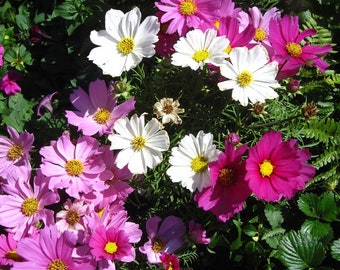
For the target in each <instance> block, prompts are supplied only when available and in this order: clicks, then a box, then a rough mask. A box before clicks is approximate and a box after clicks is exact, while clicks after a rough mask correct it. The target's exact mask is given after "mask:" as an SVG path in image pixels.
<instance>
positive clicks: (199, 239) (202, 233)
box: [189, 220, 210, 245]
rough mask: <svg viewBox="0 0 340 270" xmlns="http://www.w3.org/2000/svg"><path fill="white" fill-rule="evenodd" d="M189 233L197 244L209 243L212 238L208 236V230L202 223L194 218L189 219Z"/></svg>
mask: <svg viewBox="0 0 340 270" xmlns="http://www.w3.org/2000/svg"><path fill="white" fill-rule="evenodd" d="M189 235H190V237H191V238H192V239H193V240H194V242H195V243H197V244H204V245H208V244H209V243H210V238H207V236H206V235H207V231H206V230H204V229H203V228H202V225H201V224H199V223H196V222H195V221H193V220H190V221H189Z"/></svg>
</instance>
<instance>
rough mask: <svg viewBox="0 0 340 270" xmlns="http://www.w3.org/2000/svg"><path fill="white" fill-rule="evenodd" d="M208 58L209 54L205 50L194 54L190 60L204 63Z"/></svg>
mask: <svg viewBox="0 0 340 270" xmlns="http://www.w3.org/2000/svg"><path fill="white" fill-rule="evenodd" d="M208 57H209V53H208V51H207V50H200V51H197V52H195V53H194V55H193V56H192V59H194V60H195V61H196V62H201V61H204V60H205V59H207V58H208Z"/></svg>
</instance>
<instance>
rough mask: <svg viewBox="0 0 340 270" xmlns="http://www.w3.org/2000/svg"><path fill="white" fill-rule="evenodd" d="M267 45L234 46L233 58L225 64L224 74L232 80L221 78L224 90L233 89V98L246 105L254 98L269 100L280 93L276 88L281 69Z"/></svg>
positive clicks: (254, 100) (221, 85) (222, 72)
mask: <svg viewBox="0 0 340 270" xmlns="http://www.w3.org/2000/svg"><path fill="white" fill-rule="evenodd" d="M268 61H269V57H268V53H267V51H266V49H265V48H264V47H263V46H261V45H256V46H255V47H253V48H252V49H250V50H248V49H247V48H246V47H240V48H234V49H233V50H232V51H231V52H230V62H227V63H226V64H225V65H222V66H221V67H220V68H221V75H222V76H224V77H225V78H227V79H228V80H226V81H222V82H219V83H218V84H217V86H218V87H219V89H220V90H221V91H224V90H227V89H232V90H233V91H232V98H233V99H234V100H236V101H239V102H240V103H241V105H242V106H247V105H248V99H249V100H250V102H252V103H255V102H257V101H259V102H265V99H273V98H276V97H278V94H277V93H276V92H275V91H274V90H273V88H277V87H279V86H280V85H279V84H278V82H277V81H276V79H275V77H276V75H277V72H278V66H277V62H276V61H273V62H270V63H268Z"/></svg>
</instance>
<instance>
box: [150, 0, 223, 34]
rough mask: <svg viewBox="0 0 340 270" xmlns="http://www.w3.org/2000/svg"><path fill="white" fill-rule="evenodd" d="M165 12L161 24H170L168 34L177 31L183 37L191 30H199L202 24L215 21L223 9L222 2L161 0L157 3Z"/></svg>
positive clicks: (216, 0) (212, 0)
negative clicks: (221, 8)
mask: <svg viewBox="0 0 340 270" xmlns="http://www.w3.org/2000/svg"><path fill="white" fill-rule="evenodd" d="M155 5H156V7H157V8H158V9H159V10H161V11H163V12H164V14H163V15H162V17H161V23H166V22H169V25H168V28H167V31H166V33H168V34H172V33H175V32H176V31H177V32H178V34H179V36H183V35H185V34H186V32H188V30H189V29H191V28H194V29H197V28H199V26H200V25H201V24H202V23H205V22H210V21H215V20H216V19H217V13H218V11H219V9H220V7H221V1H220V0H161V1H160V2H155Z"/></svg>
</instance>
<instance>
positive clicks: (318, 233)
mask: <svg viewBox="0 0 340 270" xmlns="http://www.w3.org/2000/svg"><path fill="white" fill-rule="evenodd" d="M330 230H332V228H331V226H330V225H329V223H322V222H320V221H319V220H306V221H305V222H304V223H303V224H302V226H301V231H302V232H303V233H306V234H311V235H313V236H314V237H316V238H321V237H324V236H326V235H327V234H328V232H329V231H330Z"/></svg>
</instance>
